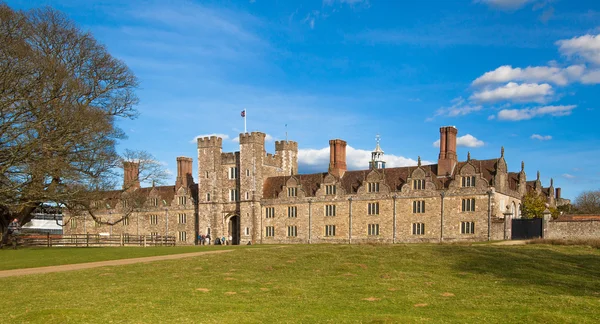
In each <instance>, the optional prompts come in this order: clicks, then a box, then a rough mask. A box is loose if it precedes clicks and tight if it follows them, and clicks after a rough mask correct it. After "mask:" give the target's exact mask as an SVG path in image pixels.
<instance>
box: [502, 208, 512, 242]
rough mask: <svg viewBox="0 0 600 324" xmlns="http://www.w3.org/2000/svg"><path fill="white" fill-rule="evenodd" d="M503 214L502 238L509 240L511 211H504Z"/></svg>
mask: <svg viewBox="0 0 600 324" xmlns="http://www.w3.org/2000/svg"><path fill="white" fill-rule="evenodd" d="M503 214H504V240H510V238H511V231H512V222H511V220H512V213H511V212H510V211H508V210H507V211H506V212H505V213H503Z"/></svg>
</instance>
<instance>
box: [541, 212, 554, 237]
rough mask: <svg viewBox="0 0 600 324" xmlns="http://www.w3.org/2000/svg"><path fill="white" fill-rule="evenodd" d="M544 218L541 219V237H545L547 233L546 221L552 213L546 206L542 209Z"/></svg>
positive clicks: (550, 217)
mask: <svg viewBox="0 0 600 324" xmlns="http://www.w3.org/2000/svg"><path fill="white" fill-rule="evenodd" d="M543 215H544V219H543V221H542V238H546V236H547V233H546V231H547V230H548V222H549V221H550V220H551V219H552V213H551V212H550V210H549V209H548V208H546V209H545V210H544V213H543Z"/></svg>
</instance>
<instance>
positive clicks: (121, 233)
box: [120, 233, 123, 246]
mask: <svg viewBox="0 0 600 324" xmlns="http://www.w3.org/2000/svg"><path fill="white" fill-rule="evenodd" d="M120 236H121V246H123V233H121V235H120Z"/></svg>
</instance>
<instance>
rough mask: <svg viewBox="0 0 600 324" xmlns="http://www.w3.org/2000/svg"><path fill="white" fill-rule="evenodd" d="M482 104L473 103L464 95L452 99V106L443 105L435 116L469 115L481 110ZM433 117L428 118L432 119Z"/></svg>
mask: <svg viewBox="0 0 600 324" xmlns="http://www.w3.org/2000/svg"><path fill="white" fill-rule="evenodd" d="M481 108H482V107H481V106H480V105H473V104H470V103H468V102H466V101H465V99H463V98H462V97H458V98H455V99H453V100H452V106H450V107H443V108H440V109H438V110H437V111H436V113H435V116H448V117H457V116H464V115H468V114H470V113H472V112H475V111H479V110H481ZM432 119H433V118H428V120H432Z"/></svg>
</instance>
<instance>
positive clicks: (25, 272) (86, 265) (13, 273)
mask: <svg viewBox="0 0 600 324" xmlns="http://www.w3.org/2000/svg"><path fill="white" fill-rule="evenodd" d="M232 251H234V250H218V251H206V252H193V253H181V254H170V255H158V256H152V257H143V258H133V259H120V260H109V261H98V262H88V263H77V264H63V265H57V266H50V267H39V268H25V269H13V270H3V271H0V278H4V277H14V276H24V275H30V274H40V273H51V272H63V271H72V270H82V269H91V268H99V267H106V266H120V265H125V264H134V263H144V262H154V261H163V260H176V259H183V258H190V257H195V256H201V255H205V254H215V253H225V252H232Z"/></svg>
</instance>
